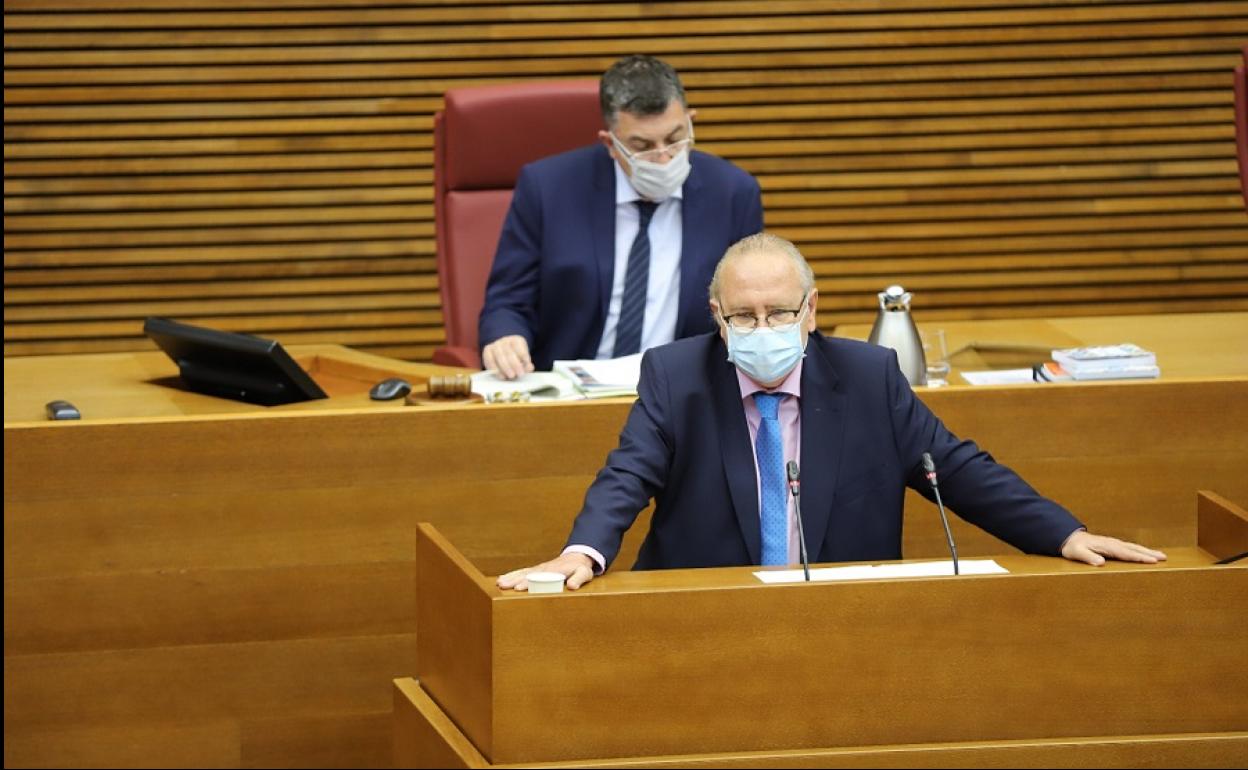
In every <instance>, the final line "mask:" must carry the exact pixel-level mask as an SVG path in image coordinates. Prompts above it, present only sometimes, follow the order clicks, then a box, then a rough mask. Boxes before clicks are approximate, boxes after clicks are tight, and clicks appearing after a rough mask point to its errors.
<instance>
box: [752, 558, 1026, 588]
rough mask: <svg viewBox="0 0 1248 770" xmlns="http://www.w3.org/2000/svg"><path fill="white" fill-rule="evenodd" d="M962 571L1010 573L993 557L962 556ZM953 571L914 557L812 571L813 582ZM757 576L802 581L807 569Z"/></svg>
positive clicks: (946, 563) (768, 580)
mask: <svg viewBox="0 0 1248 770" xmlns="http://www.w3.org/2000/svg"><path fill="white" fill-rule="evenodd" d="M958 572H959V574H961V575H1008V574H1009V573H1010V571H1009V570H1007V569H1006V568H1005V567H1002V566H1001V565H1000V564H997V563H996V562H995V561H993V560H992V559H959V560H958ZM952 574H953V562H952V561H949V560H947V559H946V560H945V561H914V562H906V563H904V564H855V565H852V566H848V567H820V568H818V569H812V570H811V571H810V582H812V583H814V582H826V581H830V580H883V579H885V578H906V577H939V576H942V575H952ZM754 576H755V577H757V578H758V579H759V580H761V581H763V582H764V583H803V582H805V581H806V575H805V573H804V572H803V571H802V570H800V569H786V570H766V571H759V572H755V573H754Z"/></svg>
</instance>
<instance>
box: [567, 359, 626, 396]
mask: <svg viewBox="0 0 1248 770" xmlns="http://www.w3.org/2000/svg"><path fill="white" fill-rule="evenodd" d="M551 371H554V372H558V373H559V374H562V375H563V376H564V377H567V378H568V381H569V382H571V383H572V384H573V385H575V386H576V389H577V390H579V391H580V392H581V393H584V394H585V396H586V397H587V398H607V397H610V396H635V395H637V381H638V380H640V379H641V354H640V353H634V354H633V355H631V356H622V357H620V358H608V359H601V360H587V359H578V360H575V361H555V363H554V366H552V367H551Z"/></svg>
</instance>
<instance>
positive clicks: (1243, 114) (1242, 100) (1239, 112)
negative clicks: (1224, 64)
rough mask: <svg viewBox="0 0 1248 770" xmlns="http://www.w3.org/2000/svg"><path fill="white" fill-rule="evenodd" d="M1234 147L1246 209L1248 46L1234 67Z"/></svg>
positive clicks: (1247, 172) (1247, 179)
mask: <svg viewBox="0 0 1248 770" xmlns="http://www.w3.org/2000/svg"><path fill="white" fill-rule="evenodd" d="M1235 147H1236V150H1237V154H1238V156H1239V189H1240V191H1241V192H1242V193H1243V196H1244V209H1245V210H1248V48H1245V49H1244V60H1243V62H1241V63H1240V65H1239V66H1238V67H1236V68H1235Z"/></svg>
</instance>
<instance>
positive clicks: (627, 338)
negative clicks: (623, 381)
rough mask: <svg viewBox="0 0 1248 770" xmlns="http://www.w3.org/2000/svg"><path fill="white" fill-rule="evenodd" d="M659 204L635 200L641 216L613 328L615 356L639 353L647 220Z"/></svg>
mask: <svg viewBox="0 0 1248 770" xmlns="http://www.w3.org/2000/svg"><path fill="white" fill-rule="evenodd" d="M658 207H659V204H657V203H654V202H653V201H637V213H638V215H639V217H640V220H641V221H640V222H639V227H638V228H637V237H636V238H634V239H633V247H632V248H631V249H629V250H628V270H627V271H626V272H625V273H624V300H623V301H622V302H621V303H620V322H619V324H618V325H616V327H615V354H614V355H615V357H616V358H619V357H620V356H629V355H632V354H633V353H636V352H637V351H639V350H641V327H642V325H643V324H644V323H645V321H646V284H647V283H649V282H650V233H649V232H648V231H649V229H650V218H651V217H652V216H654V210H655V209H656V208H658Z"/></svg>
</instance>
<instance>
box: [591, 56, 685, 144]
mask: <svg viewBox="0 0 1248 770" xmlns="http://www.w3.org/2000/svg"><path fill="white" fill-rule="evenodd" d="M673 99H679V100H680V103H681V105H682V106H684V107H688V106H689V103H688V102H686V101H685V87H684V86H682V85H681V84H680V78H679V77H678V76H677V75H676V70H674V69H672V65H670V64H668V63H667V62H664V61H661V60H659V59H656V58H654V57H653V56H645V55H634V56H625V57H624V58H623V59H620V60H619V61H617V62H616V63H615V64H612V65H611V68H610V69H608V70H607V71H606V72H605V73H603V76H602V80H601V81H599V83H598V103H599V104H600V105H601V107H602V119H603V121H605V122H606V124H607V126H608V127H609V128H614V127H615V120H616V116H617V115H618V114H619V113H620V112H628V113H632V114H633V115H660V114H662V113H663V112H664V111H665V110H667V105H668V104H670V103H671V101H672V100H673Z"/></svg>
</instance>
